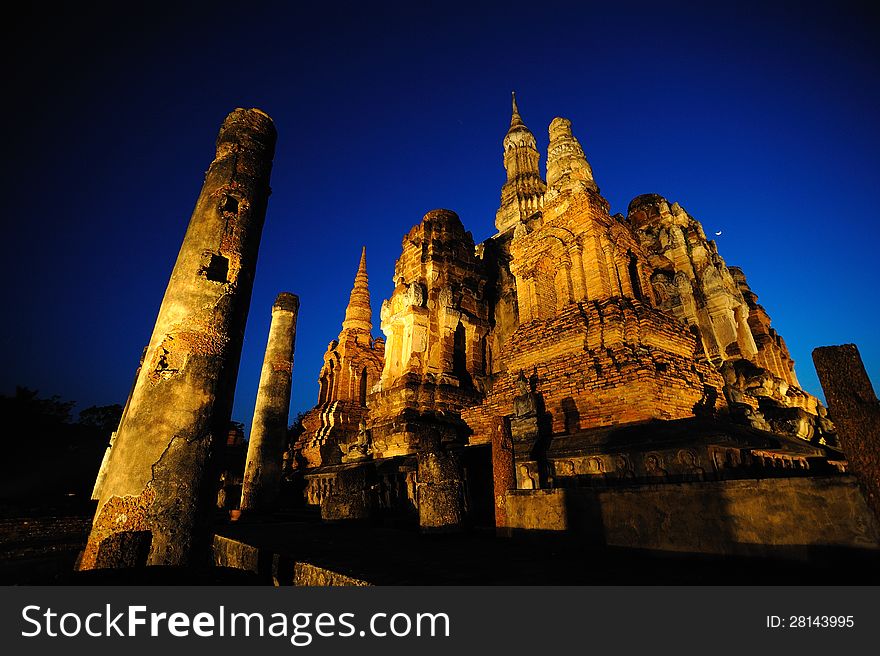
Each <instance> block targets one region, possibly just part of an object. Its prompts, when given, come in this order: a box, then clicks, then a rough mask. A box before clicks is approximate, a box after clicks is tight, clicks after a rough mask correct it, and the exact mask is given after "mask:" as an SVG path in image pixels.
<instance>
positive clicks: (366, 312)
mask: <svg viewBox="0 0 880 656" xmlns="http://www.w3.org/2000/svg"><path fill="white" fill-rule="evenodd" d="M372 317H373V312H372V310H371V309H370V289H369V286H368V278H367V247H366V246H364V247H363V250H362V251H361V262H360V264H359V265H358V270H357V273H356V274H355V276H354V286H353V287H352V288H351V295H350V296H349V299H348V307H347V308H345V320H344V321H343V322H342V332H343V333H345V332H353V331H358V332H365V333H370V332H372V330H373V321H372ZM340 336H341V333H340Z"/></svg>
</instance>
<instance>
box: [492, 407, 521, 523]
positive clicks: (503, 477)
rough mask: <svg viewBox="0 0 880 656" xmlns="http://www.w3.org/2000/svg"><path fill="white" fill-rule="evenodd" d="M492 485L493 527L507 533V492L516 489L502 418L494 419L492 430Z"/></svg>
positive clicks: (507, 432) (510, 444)
mask: <svg viewBox="0 0 880 656" xmlns="http://www.w3.org/2000/svg"><path fill="white" fill-rule="evenodd" d="M492 483H493V488H494V494H495V527H496V530H497V531H498V532H499V533H500V534H504V533H506V532H507V492H508V491H509V490H514V489H516V467H515V464H514V456H513V439H512V438H511V436H510V429H509V428H508V427H507V421H506V420H505V419H504V417H496V418H495V426H494V428H493V429H492Z"/></svg>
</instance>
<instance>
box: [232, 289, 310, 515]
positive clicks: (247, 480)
mask: <svg viewBox="0 0 880 656" xmlns="http://www.w3.org/2000/svg"><path fill="white" fill-rule="evenodd" d="M298 311H299V297H298V296H297V295H296V294H291V293H289V292H282V293H280V294H279V295H278V298H276V299H275V304H274V305H273V306H272V323H271V324H270V325H269V343H268V344H267V345H266V355H265V357H264V358H263V371H262V373H261V374H260V387H259V389H258V391H257V405H256V407H255V408H254V419H253V423H252V424H251V437H250V441H249V442H248V450H247V464H246V465H245V468H244V483H242V487H241V509H242V510H251V511H253V510H259V509H265V508H268V507H270V506H272V505H273V504H274V503H275V501H276V500H277V499H278V491H279V488H280V485H281V460H282V458H283V451H284V447H285V440H286V437H287V415H288V413H289V412H290V381H291V376H292V374H293V349H294V344H295V342H296V316H297V312H298Z"/></svg>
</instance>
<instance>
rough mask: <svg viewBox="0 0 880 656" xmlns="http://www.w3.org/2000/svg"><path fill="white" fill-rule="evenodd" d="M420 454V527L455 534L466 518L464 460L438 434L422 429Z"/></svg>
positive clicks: (425, 428)
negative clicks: (463, 479)
mask: <svg viewBox="0 0 880 656" xmlns="http://www.w3.org/2000/svg"><path fill="white" fill-rule="evenodd" d="M422 433H423V436H422V439H421V448H420V449H419V453H418V489H419V495H418V498H419V527H420V528H421V530H422V532H423V533H454V532H456V531H460V530H461V529H462V523H463V521H464V489H463V485H462V481H461V476H462V474H461V463H460V462H459V459H458V455H457V454H456V453H455V452H454V451H450V450H447V449H444V448H443V445H442V443H441V440H440V436H439V434H435V432H434V430H433V429H432V428H431V427H430V426H425V427H423V429H422Z"/></svg>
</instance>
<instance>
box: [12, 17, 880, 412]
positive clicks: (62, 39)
mask: <svg viewBox="0 0 880 656" xmlns="http://www.w3.org/2000/svg"><path fill="white" fill-rule="evenodd" d="M121 4H122V3H117V5H121ZM293 4H294V3H290V5H293ZM314 4H315V5H317V4H318V3H314ZM417 4H418V5H422V3H415V2H413V3H408V4H396V5H391V4H387V3H371V2H370V3H368V2H361V3H357V4H351V5H346V4H344V3H337V4H336V8H335V9H332V10H331V9H317V8H316V6H314V7H304V8H299V9H291V8H289V7H288V5H287V4H282V3H279V4H267V3H224V2H213V3H210V4H209V5H206V6H204V7H201V8H196V7H191V6H188V5H187V3H182V2H181V3H177V4H174V5H160V4H154V3H150V4H149V5H146V4H143V5H140V6H141V7H142V8H141V10H140V13H137V14H135V13H132V11H133V10H131V9H126V10H125V11H126V12H127V13H125V14H122V13H119V12H120V11H122V10H120V9H119V8H118V7H116V8H113V9H108V8H101V9H98V8H94V7H92V6H85V5H86V3H78V4H77V6H76V7H75V8H72V9H70V8H69V9H57V10H51V9H48V8H45V7H41V8H40V9H39V10H38V12H37V13H34V14H33V15H31V16H26V17H22V18H20V19H19V21H18V22H17V23H16V24H13V25H12V29H13V31H14V32H15V34H16V38H15V39H12V40H7V41H6V42H5V43H4V45H3V46H2V47H3V49H4V55H5V61H6V62H7V67H8V69H9V71H8V77H7V80H6V84H5V94H4V95H5V97H6V100H5V106H4V108H3V114H4V126H5V127H6V134H5V135H4V151H5V159H6V162H7V166H8V169H7V171H6V175H5V176H4V179H5V182H6V186H5V190H4V196H5V201H6V202H5V203H4V210H5V211H4V216H5V218H4V224H5V229H4V234H5V240H4V242H5V248H4V262H5V264H6V285H5V286H4V287H3V297H2V307H3V308H4V316H5V319H4V321H2V322H0V346H2V352H3V354H4V366H3V367H2V369H0V372H2V384H0V392H2V393H9V392H11V391H12V390H13V389H14V386H15V385H16V384H21V385H26V386H29V387H32V388H37V389H39V390H40V391H41V392H42V393H43V394H46V395H49V394H59V395H61V396H62V397H64V398H66V399H71V400H76V401H77V402H78V405H77V409H83V408H85V407H87V406H89V405H93V404H109V403H124V401H125V397H126V395H127V393H128V389H129V386H130V384H131V379H132V374H133V372H134V369H135V367H136V365H137V359H138V357H139V355H140V352H141V350H142V348H143V346H144V345H145V344H146V343H147V341H148V339H149V336H150V333H151V331H152V327H153V322H154V320H155V317H156V312H157V309H158V306H159V303H160V301H161V298H162V294H163V292H164V289H165V285H166V283H167V280H168V275H169V273H170V271H171V267H172V265H173V263H174V260H175V257H176V255H177V251H178V248H179V246H180V242H181V238H182V237H183V233H184V231H185V229H186V225H187V222H188V220H189V216H190V213H191V211H192V208H193V205H194V203H195V199H196V197H197V195H198V193H199V189H200V187H201V183H202V179H203V173H204V171H205V169H206V168H207V166H208V164H209V163H210V161H211V159H212V157H213V148H214V139H215V137H216V133H217V129H218V127H219V125H220V123H221V121H222V120H223V118H224V116H225V115H226V114H227V113H228V112H229V111H230V110H232V109H233V108H235V107H239V106H242V107H260V108H262V109H263V110H265V111H266V112H268V113H269V114H270V115H271V116H272V117H273V118H274V119H275V122H276V125H277V127H278V131H279V142H278V149H277V154H276V158H275V168H274V172H273V175H272V187H273V194H272V198H271V200H270V204H269V212H268V216H267V220H266V227H265V231H264V234H263V241H262V245H261V249H260V259H259V265H258V269H257V278H256V285H255V288H254V295H253V301H252V305H251V314H250V318H249V320H248V326H247V333H246V337H245V345H244V353H243V356H242V366H241V371H240V376H239V383H238V389H237V394H236V402H235V412H234V418H236V419H238V420H241V421H244V422H245V423H246V424H247V425H248V428H249V422H250V418H251V414H252V410H253V405H254V399H255V396H256V388H257V382H258V379H259V371H260V365H261V361H262V355H263V349H264V347H265V341H266V335H267V331H268V322H269V308H270V306H271V303H272V300H273V299H274V297H275V295H276V294H277V293H278V292H279V291H292V292H295V293H297V294H299V296H300V298H301V310H300V317H299V329H298V334H297V350H296V363H295V367H294V386H293V400H292V405H291V416H295V414H296V412H298V411H302V410H305V409H307V408H309V407H311V406H312V405H314V403H315V401H316V400H317V382H316V381H317V374H318V370H319V368H320V365H321V356H322V353H323V351H324V349H325V348H326V346H327V343H328V342H329V341H330V340H331V339H333V338H334V337H335V336H336V335H337V334H338V332H339V329H340V323H341V321H342V317H343V312H344V308H345V303H346V301H347V298H348V293H349V290H350V288H351V283H352V280H353V277H354V273H355V270H356V268H357V262H358V257H359V254H360V247H361V245H366V247H367V259H368V269H369V274H370V281H371V285H370V288H371V292H372V297H373V310H374V323H375V331H374V334H379V327H378V323H379V318H378V310H379V306H380V305H381V301H382V299H383V298H386V297H387V296H388V295H389V294H390V292H391V289H392V284H391V275H392V271H393V266H394V261H395V259H396V258H397V256H398V255H399V253H400V242H401V239H402V237H403V235H404V234H405V233H406V232H407V230H408V229H409V228H410V227H411V226H412V225H413V224H414V223H416V222H418V221H419V220H420V218H421V216H422V215H423V214H424V213H425V212H426V211H428V210H430V209H433V208H436V207H447V208H450V209H453V210H455V211H456V212H458V213H459V215H460V216H461V218H462V220H463V221H464V223H465V225H466V227H467V228H468V229H469V230H471V231H472V232H473V234H474V237H475V239H477V240H482V239H485V238H487V237H489V236H490V235H491V234H492V233H493V231H494V226H493V219H494V213H495V209H496V208H497V206H498V201H499V192H500V188H501V184H502V183H503V181H504V171H503V168H502V164H501V140H502V138H503V136H504V133H505V131H506V129H507V126H508V122H509V119H510V103H509V98H510V91H511V89H516V91H517V96H518V99H519V104H520V109H521V112H522V115H523V118H524V120H525V122H526V124H527V125H528V126H529V127H530V128H531V129H532V131H533V132H534V133H535V136H536V137H537V140H538V144H539V148H540V149H541V151H542V160H541V164H542V167H543V165H544V163H545V161H546V160H545V157H544V153H545V152H546V144H547V125H548V124H549V122H550V120H551V119H552V118H553V117H554V116H557V115H561V116H565V117H567V118H569V119H571V120H572V122H573V128H574V132H575V134H576V136H577V137H578V138H579V139H580V141H581V143H582V145H583V147H584V150H585V151H586V153H587V157H588V159H589V160H590V162H591V164H592V167H593V171H594V173H595V176H596V180H597V182H598V184H599V186H600V188H601V191H602V193H603V195H604V196H605V197H606V198H608V200H609V201H610V202H611V206H612V211H613V212H624V213H625V212H626V206H627V204H628V202H629V201H630V199H631V198H632V197H634V196H636V195H638V194H642V193H659V194H662V195H664V196H666V197H667V198H668V199H670V201H678V202H679V203H680V204H681V205H682V206H683V207H684V208H685V209H687V210H688V211H689V212H690V213H691V214H692V215H694V216H695V217H696V218H697V219H699V220H700V221H702V223H703V225H704V227H705V229H706V231H707V233H714V232H715V231H717V230H722V231H723V235H722V236H721V237H719V238H718V245H719V249H720V252H721V254H722V256H723V257H724V258H725V260H726V261H727V262H728V264H731V265H738V266H741V267H743V269H744V270H745V272H746V275H747V276H748V278H749V282H750V283H751V286H752V288H753V289H754V290H755V291H756V292H757V293H758V295H759V296H760V302H762V303H763V304H764V306H765V307H766V308H767V310H768V312H769V313H770V315H771V317H772V318H773V321H774V325H775V327H776V328H777V329H778V330H779V332H780V333H781V334H782V335H783V336H784V337H785V339H786V340H787V342H788V344H789V347H790V349H791V351H792V354H793V356H794V358H795V360H796V362H797V373H798V376H799V377H800V380H801V382H802V384H803V386H804V387H805V388H806V389H807V390H809V391H811V392H813V393H821V389H820V387H819V384H818V381H817V378H816V375H815V371H814V369H813V365H812V361H811V358H810V351H811V350H812V349H813V348H814V347H815V346H820V345H826V344H838V343H843V342H855V343H857V344H858V345H859V348H860V349H861V352H862V356H863V358H864V360H865V362H866V365H867V367H868V371H869V374H871V376H872V378H873V380H874V381H875V384H878V386H880V340H878V337H877V332H878V325H877V323H878V309H877V301H876V300H875V290H876V284H877V274H876V261H877V259H878V250H877V249H878V246H880V239H878V237H880V228H878V210H877V184H878V180H880V157H878V153H880V129H878V116H880V85H878V82H877V80H878V79H880V76H878V73H880V70H878V69H880V57H878V54H880V53H878V45H877V40H876V38H875V34H876V33H877V32H878V28H880V25H878V21H877V20H876V18H875V16H873V15H872V14H870V13H868V10H866V9H862V8H860V6H859V5H845V4H843V3H840V2H836V3H834V4H833V5H831V4H829V5H827V6H824V7H803V6H801V4H800V3H790V4H788V5H781V4H777V5H774V6H772V7H767V6H766V5H767V3H761V4H760V5H758V6H754V7H749V6H747V5H746V4H743V3H739V2H737V3H732V2H731V3H723V7H717V8H711V9H710V8H706V7H704V6H702V5H703V4H704V3H693V4H691V5H688V4H675V3H668V2H664V3H655V4H653V5H639V4H627V3H619V2H614V3H611V2H605V3H587V2H582V3H573V4H570V5H565V4H564V3H534V2H533V3H528V4H525V3H524V4H516V3H510V2H508V3H480V4H479V6H478V7H469V8H463V7H459V8H456V7H454V6H452V5H451V4H450V3H443V4H438V5H436V8H435V7H431V6H421V7H414V6H408V5H417ZM759 7H760V8H759Z"/></svg>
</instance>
